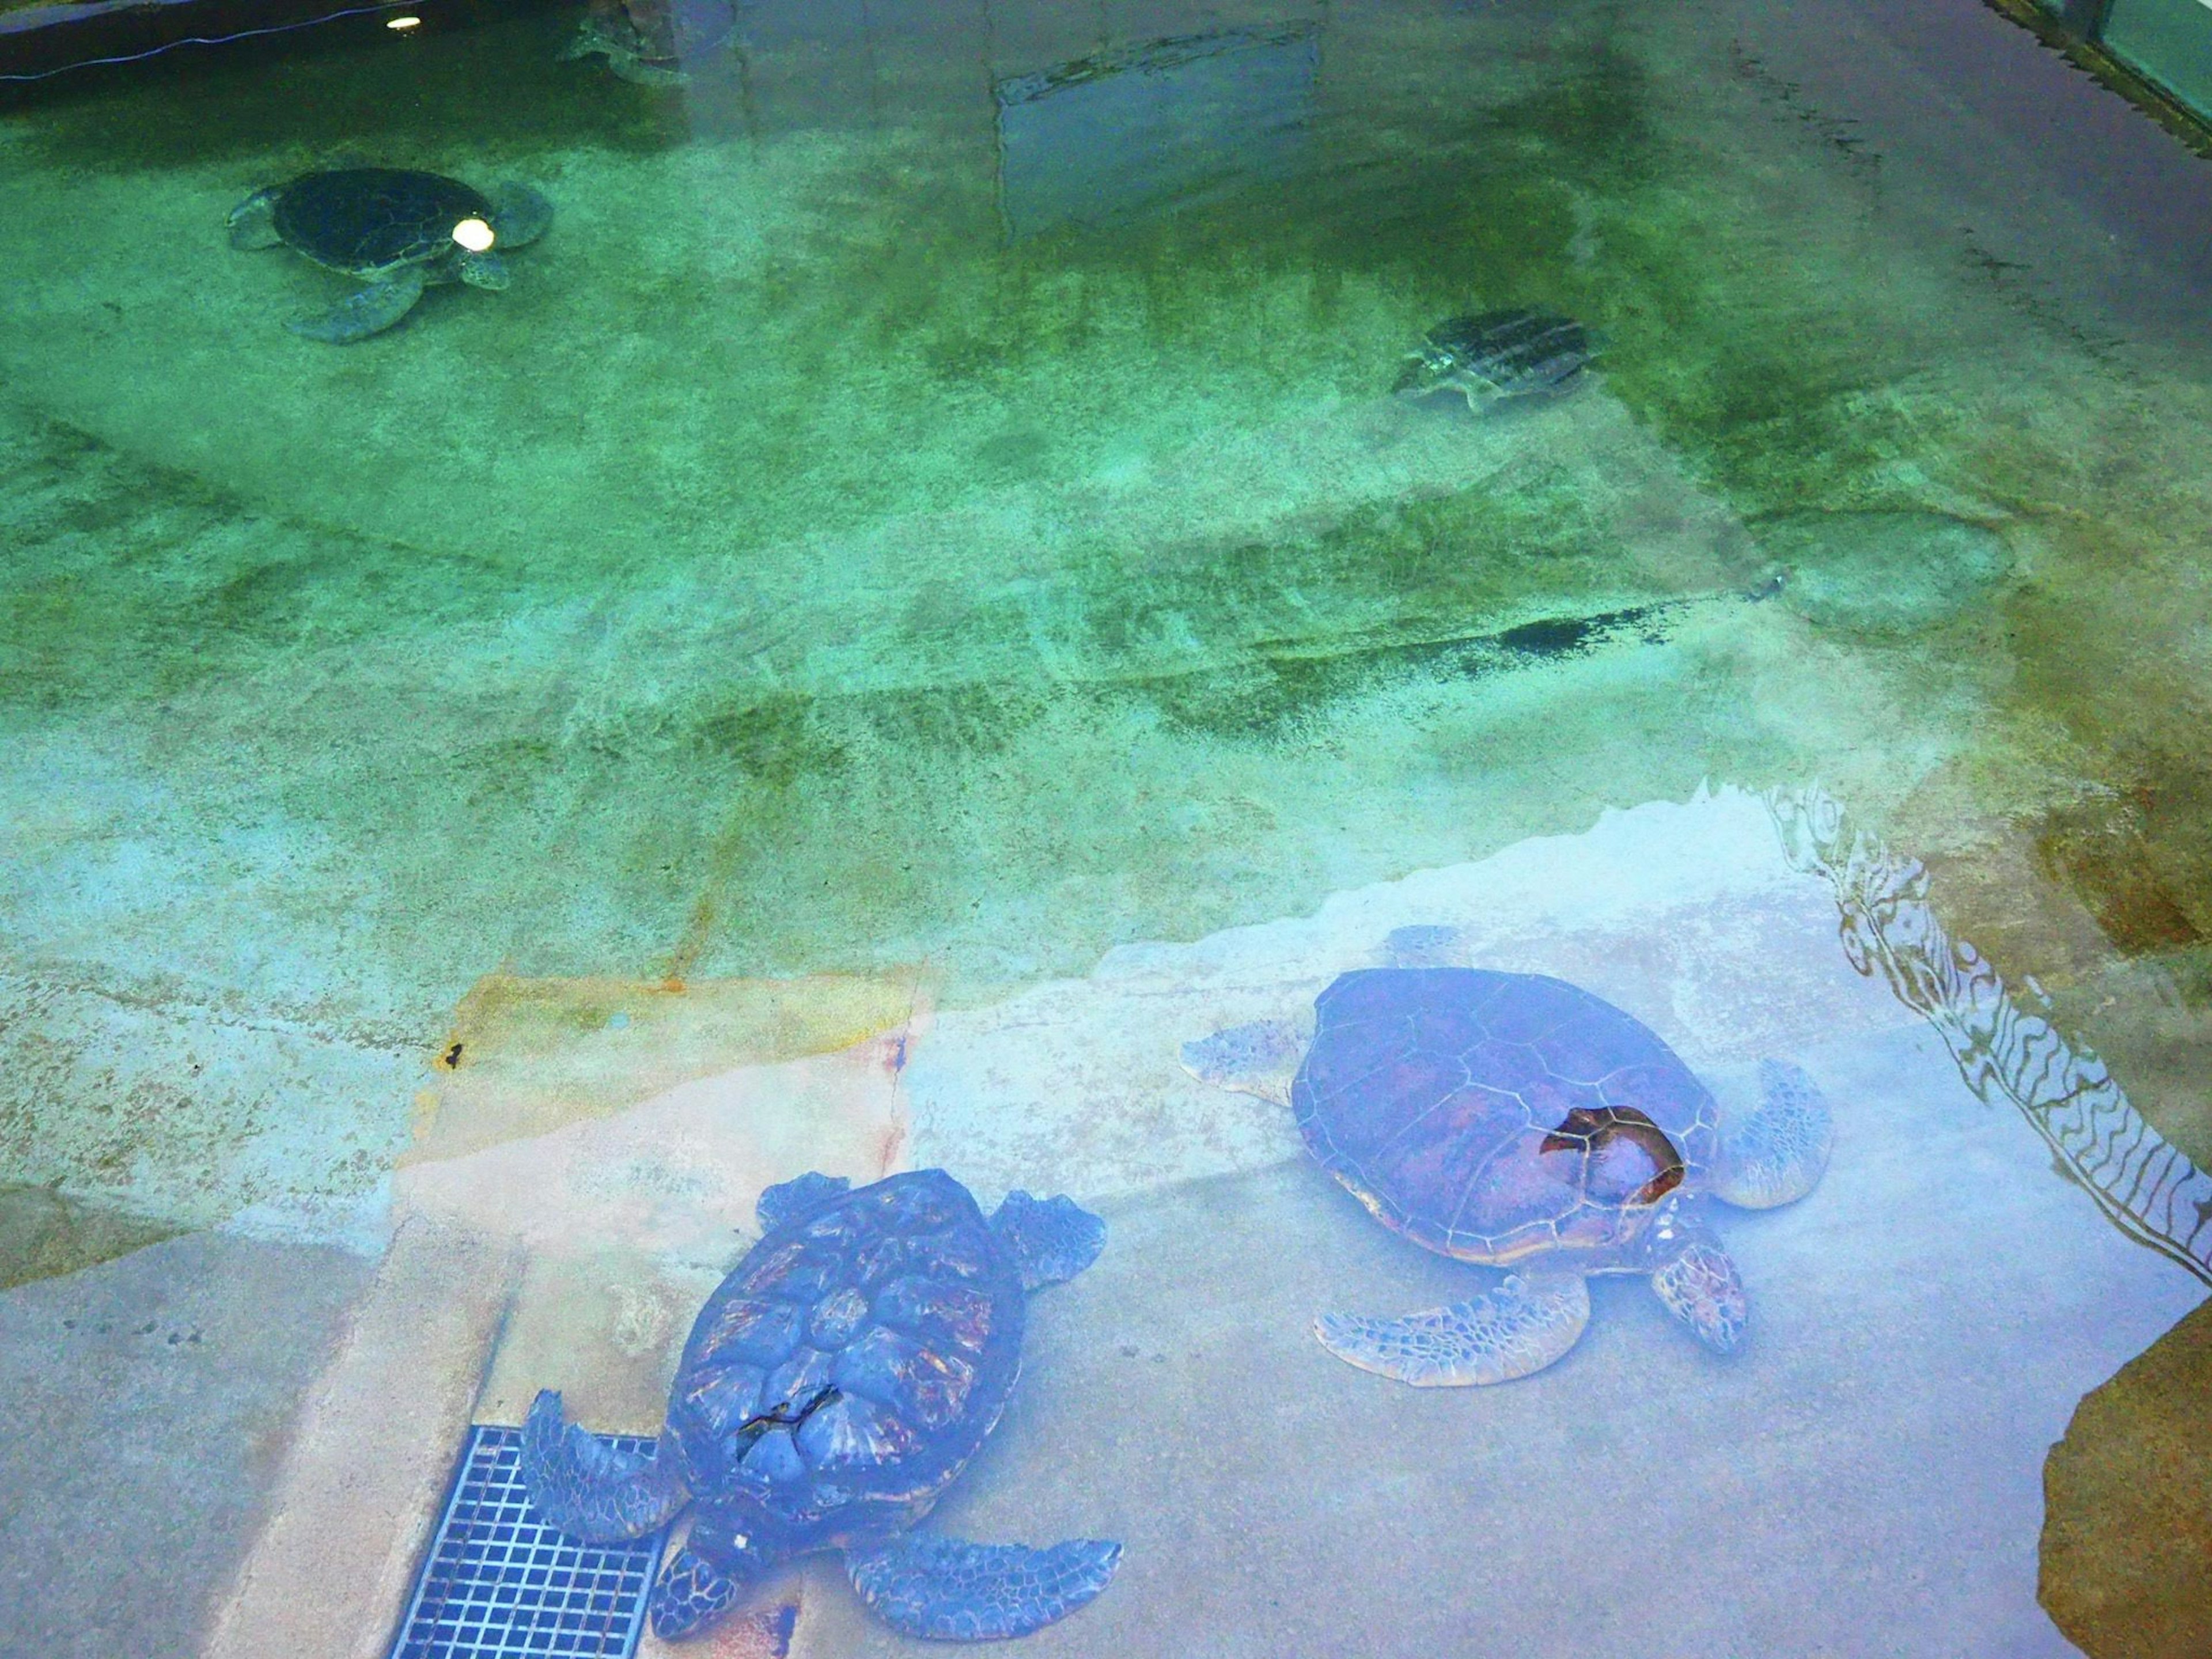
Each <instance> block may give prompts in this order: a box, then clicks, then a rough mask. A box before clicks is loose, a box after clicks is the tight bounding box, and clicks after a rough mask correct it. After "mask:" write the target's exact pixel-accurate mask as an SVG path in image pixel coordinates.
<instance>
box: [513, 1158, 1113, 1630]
mask: <svg viewBox="0 0 2212 1659" xmlns="http://www.w3.org/2000/svg"><path fill="white" fill-rule="evenodd" d="M759 1214H760V1225H761V1228H762V1231H763V1237H762V1238H761V1241H760V1243H757V1244H756V1245H754V1246H753V1248H752V1249H750V1250H749V1251H748V1252H746V1254H745V1256H744V1260H743V1261H740V1262H739V1263H738V1266H737V1267H736V1269H735V1270H734V1271H732V1273H731V1274H730V1276H729V1277H728V1278H727V1279H725V1280H723V1281H722V1284H721V1285H720V1287H719V1288H718V1289H717V1290H716V1291H714V1295H713V1296H711V1297H708V1300H707V1305H706V1306H705V1307H704V1308H703V1309H702V1310H700V1314H699V1317H698V1320H697V1322H696V1323H695V1324H694V1325H693V1326H692V1328H691V1336H690V1341H689V1342H687V1343H686V1344H685V1345H684V1355H683V1359H682V1362H681V1363H680V1364H678V1368H677V1372H676V1384H675V1388H674V1389H673V1391H672V1392H671V1395H670V1396H669V1401H668V1420H667V1425H666V1427H665V1429H664V1430H663V1431H662V1434H661V1437H660V1441H659V1444H658V1445H657V1446H656V1447H655V1448H654V1450H653V1455H652V1456H651V1457H650V1458H647V1459H639V1458H635V1457H629V1456H624V1455H619V1454H617V1453H615V1452H612V1451H611V1450H609V1449H607V1448H606V1446H605V1443H604V1442H601V1441H599V1440H597V1439H595V1438H593V1437H592V1436H590V1435H588V1434H586V1433H585V1432H584V1431H582V1430H580V1429H579V1428H576V1427H574V1426H573V1425H568V1424H565V1423H564V1422H563V1420H562V1409H561V1396H560V1395H558V1394H556V1393H555V1392H553V1391H552V1390H550V1389H548V1390H546V1391H544V1393H541V1394H540V1395H538V1399H537V1401H536V1403H535V1404H534V1405H532V1407H531V1411H530V1419H529V1421H528V1423H527V1424H526V1425H525V1428H524V1431H523V1447H522V1474H523V1479H524V1480H525V1481H526V1483H527V1485H528V1486H529V1490H530V1497H531V1501H532V1504H535V1505H536V1506H537V1508H538V1512H539V1513H540V1514H541V1515H542V1516H544V1518H545V1519H546V1520H548V1521H549V1522H551V1523H552V1524H553V1525H554V1526H556V1527H557V1528H560V1529H561V1530H562V1531H563V1532H566V1533H569V1534H573V1535H574V1536H575V1537H578V1538H581V1539H585V1540H587V1541H595V1542H611V1541H616V1540H618V1539H624V1538H637V1537H641V1536H643V1535H644V1534H647V1533H648V1532H651V1531H652V1530H653V1529H654V1528H657V1527H659V1526H662V1525H664V1524H665V1523H666V1522H668V1521H670V1520H671V1519H672V1518H673V1517H674V1516H676V1515H677V1514H678V1512H679V1511H680V1510H683V1509H684V1508H685V1506H686V1505H687V1504H688V1505H689V1506H690V1510H691V1529H690V1536H689V1537H688V1539H687V1540H686V1541H685V1542H684V1547H683V1548H682V1549H681V1550H679V1551H678V1553H676V1554H675V1555H674V1557H673V1558H672V1559H671V1560H670V1561H669V1563H668V1565H666V1566H665V1568H663V1569H662V1571H661V1574H660V1577H659V1581H658V1582H657V1583H655V1584H654V1586H653V1595H652V1600H651V1603H650V1612H651V1616H652V1620H653V1630H654V1632H655V1633H656V1634H658V1635H659V1636H661V1637H664V1638H680V1637H684V1636H688V1635H690V1634H692V1633H693V1632H696V1631H697V1630H699V1629H700V1628H701V1627H702V1626H705V1625H707V1624H708V1623H709V1622H710V1621H712V1620H714V1619H716V1618H718V1617H719V1616H720V1614H721V1613H724V1612H726V1610H727V1609H728V1608H729V1607H731V1606H732V1604H733V1603H735V1602H736V1601H738V1599H739V1597H741V1596H742V1595H744V1594H745V1593H746V1591H747V1589H749V1588H750V1587H751V1586H752V1585H753V1584H754V1583H756V1582H757V1580H758V1579H759V1578H760V1577H761V1576H762V1575H763V1573H765V1572H766V1571H769V1569H770V1568H772V1567H774V1566H775V1565H778V1564H779V1563H781V1562H783V1561H787V1560H789V1559H792V1558H793V1557H795V1556H799V1555H805V1554H810V1553H813V1552H816V1551H818V1550H841V1551H842V1552H843V1553H844V1558H845V1568H846V1571H847V1573H848V1576H849V1577H851V1579H852V1581H853V1586H854V1589H857V1590H858V1591H859V1592H860V1596H861V1599H862V1600H863V1601H866V1603H867V1604H868V1606H869V1607H872V1608H873V1609H874V1610H875V1611H876V1613H878V1614H879V1615H880V1616H881V1617H882V1618H883V1619H884V1620H885V1621H886V1622H888V1623H889V1624H890V1625H891V1626H894V1627H895V1628H896V1629H897V1630H899V1631H901V1632H904V1633H905V1634H907V1635H909V1636H919V1637H933V1638H940V1639H947V1640H955V1641H985V1640H989V1639H992V1638H1000V1637H1011V1636H1022V1635H1026V1634H1027V1633H1028V1632H1030V1631H1033V1630H1036V1629H1037V1628H1038V1627H1039V1626H1043V1625H1048V1624H1050V1623H1051V1622H1052V1621H1053V1620H1055V1619H1059V1618H1061V1617H1063V1616H1064V1615H1066V1614H1067V1613H1073V1612H1074V1611H1075V1610H1076V1609H1077V1608H1078V1607H1082V1606H1083V1605H1084V1604H1085V1603H1086V1602H1088V1601H1091V1598H1092V1597H1094V1596H1096V1595H1097V1594H1098V1593H1099V1592H1100V1591H1101V1590H1103V1589H1105V1588H1106V1584H1107V1582H1108V1581H1109V1579H1111V1578H1112V1577H1113V1576H1114V1569H1115V1565H1117V1564H1118V1563H1119V1562H1120V1560H1121V1546H1120V1545H1119V1544H1112V1543H1103V1542H1099V1541H1095V1540H1090V1539H1078V1540H1073V1541H1069V1542H1066V1543H1060V1544H1054V1545H1053V1546H1051V1547H1048V1548H1044V1549H1030V1548H1028V1547H1024V1546H1022V1545H1018V1544H970V1543H965V1542H963V1541H959V1540H957V1539H951V1538H936V1537H928V1536H924V1535H921V1534H915V1533H913V1532H911V1531H909V1530H908V1528H911V1527H913V1526H914V1524H915V1522H918V1521H920V1520H921V1518H922V1517H923V1516H926V1515H927V1514H928V1513H929V1510H930V1509H931V1507H932V1506H933V1504H935V1503H936V1502H937V1500H938V1498H939V1496H941V1495H942V1494H943V1492H945V1488H946V1487H947V1486H951V1484H952V1482H953V1480H955V1479H956V1478H957V1477H958V1475H959V1474H960V1472H961V1471H962V1470H963V1468H966V1467H967V1465H968V1460H969V1458H971V1457H973V1456H974V1455H975V1452H976V1449H978V1448H979V1447H981V1445H982V1443H983V1441H984V1438H985V1437H986V1436H987V1435H988V1434H989V1433H990V1432H991V1430H992V1429H993V1428H994V1426H995V1425H997V1423H998V1420H999V1414H1000V1412H1001V1411H1003V1410H1004V1409H1005V1408H1006V1399H1007V1396H1008V1395H1010V1394H1011V1393H1012V1389H1013V1386H1014V1378H1015V1376H1016V1374H1017V1373H1018V1371H1019V1370H1020V1369H1021V1350H1022V1328H1023V1322H1024V1314H1025V1312H1026V1308H1027V1302H1028V1295H1029V1292H1030V1291H1033V1290H1036V1289H1037V1288H1038V1287H1039V1286H1041V1285H1054V1284H1058V1283H1060V1281H1061V1280H1063V1279H1072V1278H1073V1277H1074V1276H1075V1275H1076V1274H1077V1273H1081V1272H1082V1271H1083V1270H1084V1269H1085V1267H1089V1266H1090V1265H1091V1262H1092V1261H1095V1260H1097V1255H1098V1252H1099V1250H1100V1249H1101V1248H1102V1247H1103V1244H1104V1243H1105V1237H1106V1227H1105V1224H1104V1223H1103V1222H1102V1221H1101V1220H1099V1219H1098V1218H1097V1217H1096V1216H1094V1215H1091V1214H1089V1213H1087V1212H1085V1211H1083V1210H1081V1209H1079V1208H1078V1207H1077V1206H1076V1205H1075V1204H1074V1203H1073V1201H1072V1200H1068V1199H1066V1198H1055V1199H1052V1200H1046V1201H1042V1202H1040V1201H1039V1200H1036V1199H1033V1198H1031V1197H1030V1195H1029V1194H1027V1193H1020V1192H1017V1193H1011V1194H1008V1195H1007V1197H1006V1202H1005V1203H1004V1204H1002V1205H1000V1206H999V1208H998V1210H997V1211H996V1212H994V1214H993V1215H992V1216H991V1217H990V1218H989V1219H987V1220H986V1219H985V1218H984V1216H983V1214H982V1212H981V1211H980V1210H978V1209H977V1208H976V1207H975V1200H974V1199H973V1198H971V1197H970V1196H969V1193H968V1189H967V1188H965V1187H963V1186H962V1185H961V1184H960V1183H959V1182H957V1181H955V1180H954V1179H953V1178H952V1177H951V1176H949V1175H946V1174H945V1172H944V1171H943V1170H916V1171H914V1172H913V1173H911V1174H907V1175H896V1176H890V1178H889V1179H887V1180H884V1181H878V1182H875V1183H874V1184H873V1185H872V1186H867V1187H862V1188H858V1189H857V1190H855V1189H853V1188H851V1187H850V1186H849V1183H848V1182H846V1181H844V1180H843V1179H842V1177H836V1178H833V1177H831V1176H821V1175H806V1176H800V1177H799V1179H797V1180H796V1181H791V1182H785V1183H784V1184H783V1185H781V1186H779V1187H771V1188H769V1189H768V1190H767V1191H766V1192H765V1193H763V1194H761V1199H760V1212H759Z"/></svg>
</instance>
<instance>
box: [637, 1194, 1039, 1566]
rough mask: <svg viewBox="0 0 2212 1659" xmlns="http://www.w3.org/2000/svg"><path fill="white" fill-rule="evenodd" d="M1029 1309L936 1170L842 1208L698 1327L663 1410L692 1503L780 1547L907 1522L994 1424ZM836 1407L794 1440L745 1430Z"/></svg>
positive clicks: (752, 1259) (832, 1204) (785, 1434)
mask: <svg viewBox="0 0 2212 1659" xmlns="http://www.w3.org/2000/svg"><path fill="white" fill-rule="evenodd" d="M1024 1306H1025V1302H1024V1291H1023V1289H1022V1285H1021V1280H1020V1278H1019V1275H1018V1273H1017V1271H1016V1269H1015V1267H1014V1264H1013V1263H1012V1261H1010V1260H1009V1259H1008V1257H1007V1255H1006V1252H1005V1251H1004V1250H1003V1249H1001V1248H1000V1245H999V1243H998V1241H997V1239H996V1238H995V1237H994V1236H993V1234H992V1232H991V1231H990V1227H989V1225H988V1224H987V1222H986V1221H985V1220H984V1218H983V1216H982V1214H981V1212H980V1211H979V1210H977V1208H976V1207H975V1200H974V1199H972V1198H971V1197H969V1194H968V1191H967V1189H966V1188H963V1187H962V1186H961V1185H960V1184H959V1183H958V1182H956V1181H954V1180H953V1179H952V1178H951V1176H946V1175H945V1174H944V1173H943V1172H942V1171H940V1170H921V1171H917V1172H915V1173H913V1174H910V1175H904V1176H892V1177H890V1179H889V1180H886V1181H883V1182H877V1183H876V1184H875V1185H873V1186H872V1187H864V1188H860V1189H859V1190H858V1191H855V1192H849V1193H845V1194H840V1195H838V1196H837V1197H836V1198H835V1199H833V1200H829V1202H828V1203H827V1204H826V1205H824V1206H821V1207H820V1208H818V1209H817V1210H815V1211H811V1212H807V1213H805V1214H803V1215H800V1216H799V1217H795V1218H793V1219H792V1220H791V1221H790V1222H788V1223H787V1224H786V1225H784V1226H782V1227H780V1228H778V1229H776V1230H775V1231H773V1232H771V1233H770V1234H769V1236H768V1237H766V1238H764V1239H763V1240H762V1241H761V1242H760V1243H759V1244H757V1246H755V1247H754V1249H753V1250H752V1251H751V1252H750V1255H748V1256H747V1257H746V1258H745V1260H744V1261H742V1262H741V1263H739V1264H738V1268H737V1270H736V1271H735V1272H734V1273H732V1274H731V1276H730V1277H729V1278H728V1279H726V1280H725V1281H724V1283H723V1285H722V1286H721V1287H720V1289H719V1290H718V1291H716V1292H715V1293H714V1296H713V1297H711V1298H710V1299H709V1300H708V1304H707V1305H706V1306H705V1307H704V1308H703V1309H702V1310H700V1314H699V1318H698V1321H697V1322H696V1324H695V1325H694V1326H693V1328H692V1334H691V1339H690V1342H689V1343H688V1344H687V1345H686V1346H685V1348H684V1358H683V1363H682V1365H681V1367H680V1368H679V1370H678V1377H677V1383H676V1388H675V1391H674V1395H673V1397H672V1399H671V1402H670V1407H669V1417H668V1426H669V1431H670V1432H671V1434H672V1435H674V1436H675V1437H676V1443H677V1445H678V1451H679V1455H681V1456H682V1458H683V1460H684V1470H685V1474H686V1478H687V1480H688V1481H689V1482H690V1486H691V1490H692V1492H693V1495H694V1496H695V1497H696V1498H698V1499H699V1500H700V1501H702V1503H705V1504H709V1505H714V1506H716V1507H718V1508H720V1510H723V1511H724V1512H725V1513H743V1514H744V1515H746V1516H750V1517H751V1518H752V1519H751V1522H750V1524H755V1525H757V1526H758V1527H759V1528H762V1529H764V1530H769V1531H781V1532H782V1533H783V1534H786V1535H787V1537H788V1538H790V1539H792V1540H793V1541H806V1540H808V1539H810V1538H811V1539H812V1540H813V1541H825V1542H826V1541H832V1540H833V1539H834V1537H836V1536H842V1535H844V1534H860V1533H866V1532H867V1531H869V1530H871V1519H872V1517H873V1518H874V1519H877V1520H880V1521H884V1522H889V1521H891V1520H892V1519H894V1518H896V1520H899V1521H901V1522H902V1521H904V1520H906V1519H910V1518H911V1516H912V1514H913V1513H914V1512H915V1510H916V1508H917V1506H921V1507H926V1506H927V1504H928V1503H929V1502H930V1501H932V1500H933V1499H934V1498H935V1497H936V1495H937V1494H938V1493H939V1492H941V1491H942V1490H943V1489H944V1488H945V1486H947V1485H948V1484H950V1483H951V1480H953V1479H954V1477H955V1476H957V1474H959V1473H960V1471H961V1469H962V1468H963V1467H964V1466H965V1465H966V1463H967V1462H968V1460H969V1457H970V1456H972V1455H974V1453H975V1449H976V1448H977V1447H978V1446H979V1445H980V1444H981V1443H982V1440H983V1438H984V1437H985V1436H986V1435H987V1434H988V1433H989V1432H990V1431H991V1429H992V1427H993V1426H994V1425H995V1423H996V1422H997V1420H998V1417H999V1413H1000V1411H1001V1410H1002V1409H1003V1407H1005V1404H1006V1396H1007V1395H1008V1394H1009V1392H1010V1391H1011V1390H1012V1387H1013V1383H1014V1376H1015V1373H1016V1371H1017V1370H1018V1366H1019V1363H1020V1354H1021V1341H1022V1328H1023V1323H1024ZM825 1383H828V1384H834V1385H835V1387H836V1390H837V1392H836V1394H835V1395H833V1396H831V1397H829V1399H828V1400H827V1401H825V1402H824V1403H823V1404H822V1405H821V1406H820V1407H818V1408H817V1409H815V1410H814V1411H812V1412H811V1413H809V1414H808V1415H807V1416H806V1418H805V1421H803V1422H802V1423H800V1424H799V1425H798V1426H797V1427H796V1429H795V1430H794V1429H790V1428H775V1429H772V1430H770V1431H769V1432H767V1433H765V1434H762V1435H759V1436H758V1437H757V1439H755V1440H754V1441H752V1443H750V1449H747V1448H746V1445H745V1443H744V1441H743V1440H742V1439H741V1438H740V1437H739V1436H738V1430H739V1429H740V1427H741V1426H742V1425H744V1422H745V1420H746V1419H748V1418H749V1417H750V1416H752V1415H754V1414H755V1413H760V1412H765V1411H769V1410H771V1409H773V1408H775V1407H778V1406H782V1405H786V1404H787V1403H793V1404H799V1405H804V1404H805V1401H806V1400H807V1399H808V1398H809V1397H811V1395H813V1394H814V1393H815V1392H816V1391H817V1390H818V1389H821V1388H822V1387H823V1385H824V1384H825Z"/></svg>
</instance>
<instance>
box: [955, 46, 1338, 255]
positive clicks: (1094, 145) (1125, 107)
mask: <svg viewBox="0 0 2212 1659" xmlns="http://www.w3.org/2000/svg"><path fill="white" fill-rule="evenodd" d="M1320 67H1321V32H1320V30H1319V28H1318V27H1316V25H1314V24H1312V23H1291V24H1286V25H1280V26H1277V27H1267V28H1241V29H1227V30H1224V31H1221V32H1220V33H1212V34H1187V35H1178V36H1176V37H1174V38H1172V39H1170V40H1151V41H1146V42H1144V43H1142V44H1140V45H1137V46H1124V47H1121V48H1118V49H1116V50H1114V51H1110V52H1099V53H1096V54H1094V55H1092V56H1091V57H1088V58H1079V59H1077V60H1075V61H1074V62H1072V63H1066V64H1058V65H1056V66H1054V67H1053V68H1050V69H1045V70H1036V71H1035V72H1033V73H1030V74H1025V75H1015V76H1006V77H1005V78H1003V79H1001V80H999V81H996V82H994V83H993V85H992V94H993V96H994V98H995V99H996V100H997V103H998V112H999V114H998V119H999V203H1000V211H1001V213H1002V214H1003V215H1004V216H1005V218H1006V230H1007V234H1009V235H1012V236H1017V237H1019V236H1030V235H1035V234H1037V233H1039V232H1041V231H1046V230H1051V229H1054V228H1058V227H1059V226H1061V225H1064V224H1071V223H1072V224H1084V225H1099V224H1103V223H1107V222H1111V221H1113V220H1115V219H1117V218H1121V217H1123V216H1127V215H1130V214H1134V213H1142V212H1147V211H1157V210H1161V209H1164V208H1166V207H1169V206H1171V205H1173V206H1195V205H1198V204H1203V203H1206V202H1208V201H1212V200H1213V199H1215V198H1217V197H1220V196H1221V195H1223V194H1225V193H1226V192H1228V191H1234V190H1239V189H1243V188H1246V187H1248V186H1250V185H1255V184H1259V183H1263V182H1270V181H1273V182H1279V181H1281V180H1283V179H1288V178H1290V177H1291V176H1292V175H1293V174H1294V173H1296V171H1297V167H1298V166H1299V164H1300V162H1301V161H1302V159H1303V157H1304V148H1305V142H1306V136H1307V129H1308V125H1309V122H1310V118H1311V115H1312V106H1313V95H1314V80H1315V76H1316V75H1317V74H1318V73H1319V70H1320Z"/></svg>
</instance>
